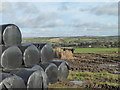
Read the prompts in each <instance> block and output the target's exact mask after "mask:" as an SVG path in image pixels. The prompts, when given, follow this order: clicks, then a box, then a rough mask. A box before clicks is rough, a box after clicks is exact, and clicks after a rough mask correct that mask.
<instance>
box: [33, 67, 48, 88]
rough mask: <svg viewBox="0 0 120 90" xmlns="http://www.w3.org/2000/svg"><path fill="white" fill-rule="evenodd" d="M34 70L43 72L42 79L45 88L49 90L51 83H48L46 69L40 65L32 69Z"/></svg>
mask: <svg viewBox="0 0 120 90" xmlns="http://www.w3.org/2000/svg"><path fill="white" fill-rule="evenodd" d="M32 69H33V70H40V71H41V73H42V77H43V88H47V87H48V84H49V82H48V77H47V74H46V73H45V72H44V69H43V68H42V67H41V66H40V65H35V66H33V67H32Z"/></svg>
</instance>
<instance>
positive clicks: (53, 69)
mask: <svg viewBox="0 0 120 90" xmlns="http://www.w3.org/2000/svg"><path fill="white" fill-rule="evenodd" d="M45 72H46V74H47V76H48V80H49V84H53V83H56V82H57V81H58V68H57V66H56V65H55V64H53V63H51V64H49V65H48V66H47V68H46V69H45Z"/></svg>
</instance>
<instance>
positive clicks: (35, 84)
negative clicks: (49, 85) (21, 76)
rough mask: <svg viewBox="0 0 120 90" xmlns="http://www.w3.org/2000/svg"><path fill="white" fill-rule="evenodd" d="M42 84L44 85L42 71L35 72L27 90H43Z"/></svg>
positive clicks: (31, 76) (29, 80) (30, 78)
mask: <svg viewBox="0 0 120 90" xmlns="http://www.w3.org/2000/svg"><path fill="white" fill-rule="evenodd" d="M42 84H43V77H42V73H41V71H39V70H38V71H35V72H33V73H32V74H31V75H30V77H29V79H28V82H27V89H28V90H31V89H35V88H37V89H42Z"/></svg>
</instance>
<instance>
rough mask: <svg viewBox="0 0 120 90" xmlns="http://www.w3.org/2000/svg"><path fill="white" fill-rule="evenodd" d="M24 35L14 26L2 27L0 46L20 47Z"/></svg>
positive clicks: (0, 30)
mask: <svg viewBox="0 0 120 90" xmlns="http://www.w3.org/2000/svg"><path fill="white" fill-rule="evenodd" d="M21 41H22V35H21V32H20V30H19V28H18V27H17V26H16V25H14V24H6V25H0V44H4V45H9V46H11V45H20V44H21Z"/></svg>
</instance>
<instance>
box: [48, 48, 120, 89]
mask: <svg viewBox="0 0 120 90" xmlns="http://www.w3.org/2000/svg"><path fill="white" fill-rule="evenodd" d="M82 50H83V51H82ZM82 52H84V53H82ZM73 56H74V58H75V59H66V60H65V61H67V62H68V63H69V66H70V74H69V76H68V79H67V80H65V81H60V82H57V83H55V84H52V85H50V86H49V88H105V89H106V88H110V89H120V84H119V83H120V82H119V80H120V68H119V67H120V59H119V58H120V56H119V55H118V48H101V49H100V48H76V49H75V52H74V54H73Z"/></svg>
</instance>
